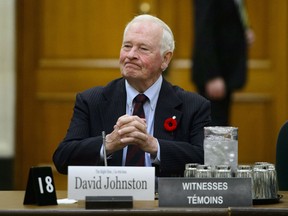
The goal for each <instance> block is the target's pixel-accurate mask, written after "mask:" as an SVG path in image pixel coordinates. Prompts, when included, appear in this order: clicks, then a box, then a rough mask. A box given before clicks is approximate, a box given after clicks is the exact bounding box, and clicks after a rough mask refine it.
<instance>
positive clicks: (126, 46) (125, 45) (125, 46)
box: [123, 44, 132, 49]
mask: <svg viewBox="0 0 288 216" xmlns="http://www.w3.org/2000/svg"><path fill="white" fill-rule="evenodd" d="M131 47H132V46H131V45H128V44H124V45H123V48H126V49H128V48H131Z"/></svg>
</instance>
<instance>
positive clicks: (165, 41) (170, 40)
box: [124, 14, 175, 55]
mask: <svg viewBox="0 0 288 216" xmlns="http://www.w3.org/2000/svg"><path fill="white" fill-rule="evenodd" d="M146 20H148V21H152V22H153V23H155V24H157V25H159V26H160V27H162V29H163V35H162V41H161V48H160V52H161V54H162V55H163V54H164V53H166V52H172V53H173V51H174V49H175V41H174V36H173V32H172V31H171V29H170V27H169V26H168V25H167V24H166V23H165V22H163V21H162V20H161V19H159V18H157V17H155V16H152V15H149V14H142V15H138V16H136V17H134V18H133V19H132V20H131V21H130V22H129V23H128V24H127V26H126V27H125V30H124V35H125V34H126V32H127V30H128V28H129V27H130V25H131V24H132V23H134V22H139V21H146Z"/></svg>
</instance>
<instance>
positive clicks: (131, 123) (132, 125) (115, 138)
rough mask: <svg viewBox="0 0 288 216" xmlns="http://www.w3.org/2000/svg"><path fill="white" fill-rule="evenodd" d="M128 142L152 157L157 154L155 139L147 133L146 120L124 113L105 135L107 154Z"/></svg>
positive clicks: (121, 147)
mask: <svg viewBox="0 0 288 216" xmlns="http://www.w3.org/2000/svg"><path fill="white" fill-rule="evenodd" d="M130 144H132V145H138V146H139V148H141V149H142V150H143V151H145V152H148V153H150V154H151V156H152V157H153V156H156V155H157V151H158V144H157V140H156V138H154V137H153V136H151V135H149V134H148V133H147V124H146V120H145V119H142V118H140V117H138V116H135V115H134V116H130V115H127V114H126V115H123V116H120V117H119V118H118V120H117V122H116V124H115V125H114V130H113V131H112V133H110V134H107V136H106V151H107V154H112V153H113V152H115V151H117V150H120V149H123V148H124V147H126V146H127V145H130Z"/></svg>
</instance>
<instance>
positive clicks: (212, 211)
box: [0, 191, 288, 216]
mask: <svg viewBox="0 0 288 216" xmlns="http://www.w3.org/2000/svg"><path fill="white" fill-rule="evenodd" d="M280 194H283V198H282V199H281V201H280V203H277V204H269V205H254V206H253V207H243V208H235V207H231V208H162V207H161V208H160V207H158V201H157V200H155V201H145V202H144V201H135V202H134V203H133V208H131V209H97V210H86V209H85V206H84V202H83V201H82V202H78V203H75V204H60V205H52V206H37V205H23V200H24V195H25V191H0V215H55V216H57V215H61V216H65V215H72V216H73V215H80V216H81V215H123V216H124V215H145V216H148V215H157V216H162V215H165V216H169V215H182V216H183V215H191V216H193V215H213V216H218V215H225V216H228V215H229V216H231V215H232V216H233V215H245V216H248V215H261V216H268V215H277V216H279V215H280V216H281V215H288V191H286V192H280ZM66 197H67V192H66V191H58V192H57V198H58V199H62V198H66Z"/></svg>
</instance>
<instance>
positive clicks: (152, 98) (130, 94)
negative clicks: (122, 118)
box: [125, 76, 163, 110]
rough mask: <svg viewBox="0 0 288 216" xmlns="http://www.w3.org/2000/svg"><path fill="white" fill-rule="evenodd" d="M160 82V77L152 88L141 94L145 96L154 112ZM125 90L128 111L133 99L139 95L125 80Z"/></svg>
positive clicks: (161, 79)
mask: <svg viewBox="0 0 288 216" xmlns="http://www.w3.org/2000/svg"><path fill="white" fill-rule="evenodd" d="M162 81H163V77H162V76H160V77H159V78H158V79H157V80H156V82H155V83H154V84H153V85H152V86H150V87H149V88H148V89H147V90H146V91H145V92H143V94H145V95H146V96H147V97H148V98H149V105H150V107H151V109H152V110H155V108H156V104H157V100H158V97H159V92H160V89H161V85H162ZM125 88H126V92H127V105H128V107H129V109H130V108H132V107H133V99H134V98H135V97H136V96H137V95H138V94H139V92H138V91H137V90H136V89H134V88H133V87H132V86H131V85H130V84H129V83H128V81H127V80H125Z"/></svg>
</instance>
